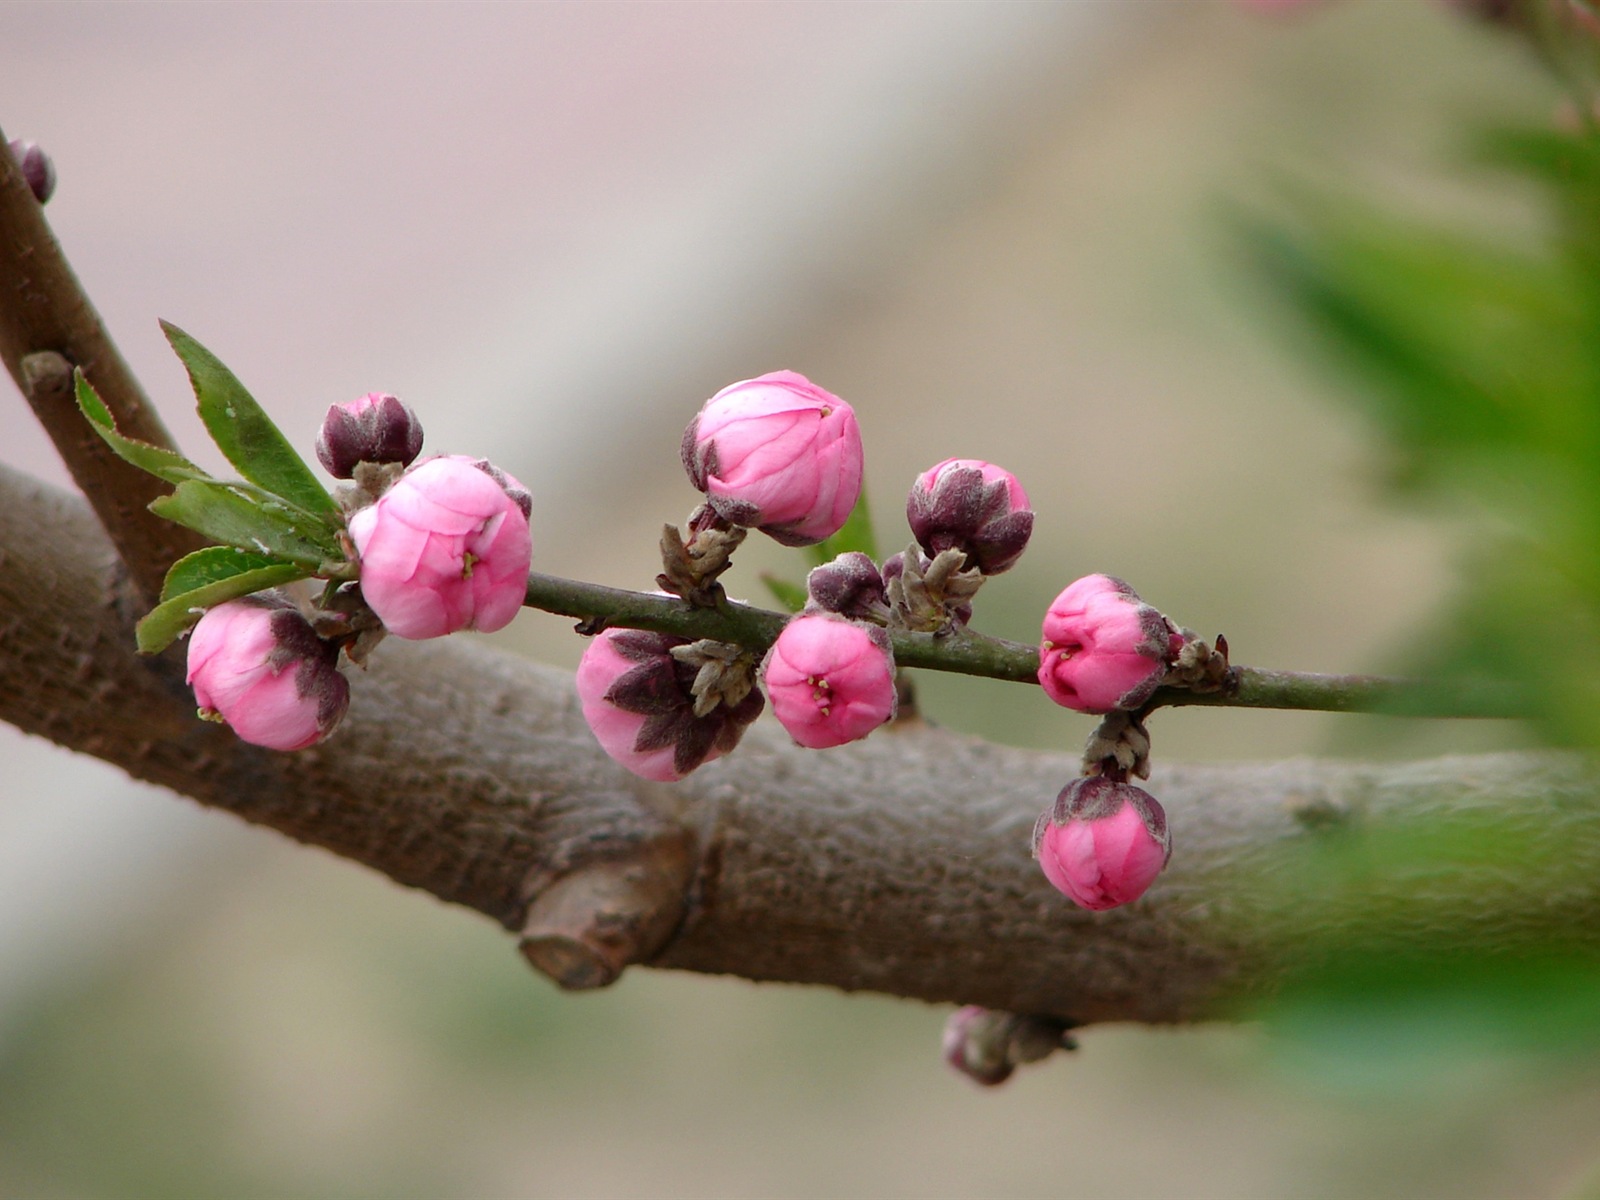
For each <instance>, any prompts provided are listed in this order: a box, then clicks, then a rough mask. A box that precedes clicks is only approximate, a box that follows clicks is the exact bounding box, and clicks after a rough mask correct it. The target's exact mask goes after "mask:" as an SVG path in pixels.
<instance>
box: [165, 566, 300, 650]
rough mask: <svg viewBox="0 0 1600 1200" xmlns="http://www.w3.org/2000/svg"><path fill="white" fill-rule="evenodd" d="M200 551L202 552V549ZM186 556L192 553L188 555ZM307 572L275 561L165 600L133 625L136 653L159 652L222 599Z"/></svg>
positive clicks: (169, 577)
mask: <svg viewBox="0 0 1600 1200" xmlns="http://www.w3.org/2000/svg"><path fill="white" fill-rule="evenodd" d="M217 549H222V547H217ZM200 553H202V554H203V553H205V551H201V552H200ZM189 557H190V558H193V557H195V556H194V555H192V554H191V555H189ZM181 561H182V560H180V562H181ZM310 574H311V572H310V571H308V570H306V569H305V568H304V567H298V566H296V565H295V564H294V563H277V564H275V565H274V566H270V567H261V568H259V569H257V570H254V571H243V572H240V573H239V574H237V575H230V576H229V577H228V578H226V579H219V580H217V581H216V582H214V583H208V584H206V585H205V586H204V587H198V588H195V589H194V590H192V591H188V592H182V593H180V594H178V595H176V596H173V597H171V598H170V599H165V600H163V601H162V602H161V603H160V604H158V605H156V606H155V607H154V608H152V609H151V610H150V611H149V612H148V613H146V614H145V617H144V619H143V620H142V621H140V622H139V624H138V625H137V626H135V627H134V636H135V637H136V638H137V639H138V642H139V653H141V654H159V653H160V652H161V651H163V650H165V649H166V648H167V647H168V646H170V645H172V643H173V642H174V641H175V640H176V639H177V637H178V635H179V634H181V633H182V632H183V631H184V630H185V629H188V628H189V627H190V626H191V625H193V624H194V623H195V622H196V621H198V620H199V619H200V618H201V616H202V615H203V614H204V613H205V610H206V609H208V608H211V607H212V606H214V605H217V604H221V603H222V602H223V601H224V600H237V599H238V598H239V597H240V596H248V595H250V594H251V593H252V592H259V591H264V590H265V589H267V588H272V587H280V586H282V585H283V584H285V583H293V582H294V581H295V580H296V579H305V578H307V577H308V576H309V575H310ZM167 578H168V580H169V581H170V580H171V578H172V577H171V576H170V575H169V576H168V577H167Z"/></svg>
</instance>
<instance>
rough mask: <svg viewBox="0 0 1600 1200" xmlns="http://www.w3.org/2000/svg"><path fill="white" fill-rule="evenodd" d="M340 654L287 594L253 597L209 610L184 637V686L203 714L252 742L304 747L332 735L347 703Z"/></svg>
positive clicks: (272, 746)
mask: <svg viewBox="0 0 1600 1200" xmlns="http://www.w3.org/2000/svg"><path fill="white" fill-rule="evenodd" d="M338 654H339V651H338V647H337V646H336V645H335V644H334V643H332V642H325V641H323V640H322V639H321V638H319V637H318V636H317V635H316V632H315V631H314V630H313V629H312V628H311V625H310V623H309V622H308V621H307V620H306V619H305V618H304V617H303V616H301V615H300V610H299V609H298V608H296V607H295V606H294V604H293V603H292V602H291V601H290V600H289V599H288V597H286V596H284V595H283V594H282V593H281V592H258V593H257V594H256V595H253V596H246V597H245V598H244V599H242V600H230V601H228V602H227V603H225V604H219V605H217V606H216V607H215V608H211V609H208V610H206V614H205V615H204V616H203V617H201V618H200V623H199V624H197V625H196V626H195V627H194V632H193V633H192V634H190V635H189V671H188V676H187V681H188V683H189V685H190V686H191V687H193V688H194V698H195V703H196V704H198V705H199V706H200V715H201V716H203V717H206V718H207V719H210V720H221V721H226V722H227V723H228V725H229V726H230V727H231V728H232V729H233V731H234V733H236V734H238V735H239V737H240V738H242V739H243V740H245V741H247V742H250V743H252V744H253V745H257V746H266V747H267V748H268V749H271V750H301V749H304V748H305V747H307V746H309V745H311V744H312V743H314V742H319V741H321V740H322V739H323V738H325V737H327V736H328V734H330V733H332V732H333V728H334V726H335V725H337V724H338V723H339V721H340V719H341V718H342V717H343V716H344V713H345V709H346V708H347V707H348V706H349V704H350V685H349V683H348V682H346V680H345V677H344V676H343V675H341V674H340V673H339V669H338V667H337V666H336V665H335V663H336V660H337V659H338Z"/></svg>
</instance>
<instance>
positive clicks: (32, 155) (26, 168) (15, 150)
mask: <svg viewBox="0 0 1600 1200" xmlns="http://www.w3.org/2000/svg"><path fill="white" fill-rule="evenodd" d="M11 157H13V158H15V159H16V160H17V166H19V167H21V168H22V177H23V178H24V179H26V180H27V181H28V188H29V190H30V191H32V192H33V198H34V199H35V200H37V201H38V202H39V203H40V204H43V203H45V202H46V201H48V200H49V199H50V197H51V196H52V195H54V194H55V190H56V165H55V163H53V162H51V161H50V156H49V155H48V154H46V153H45V152H44V150H43V149H42V148H41V147H40V145H39V143H38V142H29V141H23V140H22V139H20V138H19V139H18V140H17V141H14V142H12V143H11Z"/></svg>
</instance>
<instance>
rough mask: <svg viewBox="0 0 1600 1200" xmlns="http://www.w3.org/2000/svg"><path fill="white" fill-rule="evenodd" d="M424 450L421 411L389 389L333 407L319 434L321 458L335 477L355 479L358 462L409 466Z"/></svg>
mask: <svg viewBox="0 0 1600 1200" xmlns="http://www.w3.org/2000/svg"><path fill="white" fill-rule="evenodd" d="M421 453H422V423H421V422H420V421H418V420H417V414H416V413H414V412H412V411H411V409H410V408H408V407H407V406H406V405H404V404H402V403H400V401H399V400H398V399H396V398H395V397H394V396H391V395H389V394H388V393H386V392H368V393H367V394H366V395H365V396H362V397H361V398H359V399H357V400H352V401H350V402H349V403H348V404H334V405H332V406H330V407H329V409H328V415H327V416H326V417H324V418H323V419H322V432H321V433H319V434H317V461H318V462H320V463H321V464H322V465H323V466H324V467H326V468H327V471H328V474H329V475H332V476H333V477H334V478H335V479H352V478H354V477H355V473H356V464H357V463H364V462H369V463H398V464H400V466H402V467H409V466H410V465H411V463H412V461H413V460H414V459H415V458H416V457H417V455H418V454H421Z"/></svg>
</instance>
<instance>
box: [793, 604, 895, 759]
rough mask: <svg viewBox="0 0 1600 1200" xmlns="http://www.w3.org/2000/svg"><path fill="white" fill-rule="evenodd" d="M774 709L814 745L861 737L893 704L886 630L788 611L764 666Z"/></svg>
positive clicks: (880, 721)
mask: <svg viewBox="0 0 1600 1200" xmlns="http://www.w3.org/2000/svg"><path fill="white" fill-rule="evenodd" d="M762 679H763V681H764V682H765V683H766V685H767V696H768V698H769V699H770V700H771V701H772V712H773V715H774V716H776V717H777V718H778V721H779V723H781V724H782V725H783V727H784V728H785V729H787V730H788V731H789V736H790V737H792V738H794V740H795V741H797V742H799V743H800V745H802V746H806V747H809V748H810V749H812V750H823V749H826V748H827V747H829V746H842V745H844V744H845V743H846V742H853V741H856V740H857V739H858V738H864V737H866V736H867V734H869V733H871V732H872V731H873V730H874V729H876V728H877V727H878V726H880V725H882V724H883V723H884V722H885V721H887V720H888V719H889V718H890V717H892V716H894V710H895V701H896V696H895V687H894V655H893V653H892V652H891V651H890V649H889V635H888V633H886V632H885V631H884V630H883V629H882V628H880V627H878V626H875V625H860V624H857V623H856V622H854V621H846V620H843V619H841V618H838V617H832V616H828V615H825V614H823V613H814V614H803V615H801V616H798V617H794V618H791V619H790V621H789V623H788V624H787V625H785V626H784V627H783V632H782V633H780V634H779V635H778V640H777V641H776V642H774V643H773V644H772V649H771V650H770V651H769V652H768V654H767V661H766V663H765V665H764V666H763V667H762Z"/></svg>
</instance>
